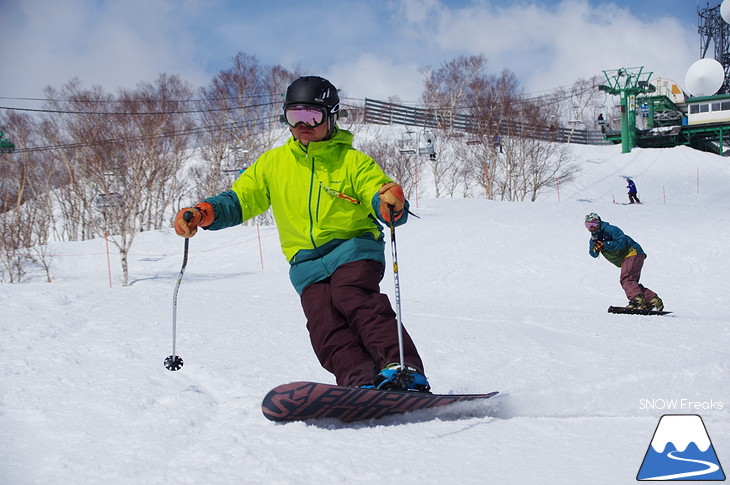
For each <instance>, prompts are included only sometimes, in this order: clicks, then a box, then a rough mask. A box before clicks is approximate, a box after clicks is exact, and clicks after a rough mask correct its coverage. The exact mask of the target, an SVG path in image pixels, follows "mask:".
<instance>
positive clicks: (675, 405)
mask: <svg viewBox="0 0 730 485" xmlns="http://www.w3.org/2000/svg"><path fill="white" fill-rule="evenodd" d="M639 409H641V410H642V411H644V410H649V411H678V412H698V411H720V410H722V409H725V403H723V402H722V401H715V400H713V399H710V400H709V401H696V400H694V399H684V398H681V399H640V400H639Z"/></svg>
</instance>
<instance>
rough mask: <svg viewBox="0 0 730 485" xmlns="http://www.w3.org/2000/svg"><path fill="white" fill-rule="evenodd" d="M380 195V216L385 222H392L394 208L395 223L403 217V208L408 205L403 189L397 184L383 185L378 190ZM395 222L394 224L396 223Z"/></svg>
mask: <svg viewBox="0 0 730 485" xmlns="http://www.w3.org/2000/svg"><path fill="white" fill-rule="evenodd" d="M378 194H380V215H382V216H383V220H384V221H385V222H390V209H391V207H392V208H393V217H394V219H395V221H397V220H398V219H400V217H401V216H402V215H403V208H404V207H405V205H406V197H405V196H404V195H403V187H401V186H400V185H398V184H397V183H395V182H389V183H387V184H383V186H382V187H380V189H379V190H378ZM395 221H393V222H395Z"/></svg>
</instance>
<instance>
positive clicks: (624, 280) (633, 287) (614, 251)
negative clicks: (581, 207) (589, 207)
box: [585, 212, 664, 311]
mask: <svg viewBox="0 0 730 485" xmlns="http://www.w3.org/2000/svg"><path fill="white" fill-rule="evenodd" d="M585 226H586V229H588V230H589V231H590V232H591V239H590V241H589V242H588V243H589V244H588V253H589V254H590V255H591V256H592V257H594V258H597V257H598V256H600V255H601V254H603V256H604V257H605V258H606V259H607V260H608V261H609V262H610V263H613V264H614V265H616V266H618V267H619V268H621V276H620V282H621V287H622V288H623V289H624V292H625V293H626V297H627V298H628V299H629V304H628V305H627V308H640V309H644V310H652V309H656V310H659V311H661V310H663V309H664V303H663V302H662V300H661V298H659V296H658V295H657V294H656V293H654V292H653V291H652V290H650V289H649V288H647V287H645V286H644V285H642V284H640V283H639V279H640V278H641V268H642V267H643V266H644V260H645V259H646V253H645V252H644V250H643V249H642V248H641V246H640V245H639V243H637V242H636V241H634V240H633V239H632V238H631V237H630V236H628V235H627V234H624V232H623V231H622V230H621V229H619V228H618V227H616V226H612V225H611V224H609V223H608V222H606V221H602V220H601V217H600V216H599V215H598V214H596V213H595V212H591V213H590V214H588V215H587V216H586V219H585Z"/></svg>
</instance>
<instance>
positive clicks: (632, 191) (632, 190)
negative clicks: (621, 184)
mask: <svg viewBox="0 0 730 485" xmlns="http://www.w3.org/2000/svg"><path fill="white" fill-rule="evenodd" d="M626 184H627V185H626V188H627V189H629V204H641V201H640V200H639V198H638V197H637V196H636V184H635V183H634V181H633V180H631V179H630V178H626Z"/></svg>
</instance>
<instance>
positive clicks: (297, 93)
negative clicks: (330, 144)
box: [281, 76, 340, 140]
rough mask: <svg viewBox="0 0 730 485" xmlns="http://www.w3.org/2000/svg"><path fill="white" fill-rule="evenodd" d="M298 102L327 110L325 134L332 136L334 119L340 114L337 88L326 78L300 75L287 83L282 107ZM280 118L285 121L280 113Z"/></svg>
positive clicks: (327, 137) (285, 107)
mask: <svg viewBox="0 0 730 485" xmlns="http://www.w3.org/2000/svg"><path fill="white" fill-rule="evenodd" d="M298 104H303V105H313V106H320V107H322V108H324V109H325V110H326V111H327V136H325V140H327V139H329V138H330V137H332V134H333V133H334V131H335V121H337V118H339V116H340V96H339V94H337V88H336V87H335V86H334V85H333V84H332V83H331V82H329V81H328V80H326V79H325V78H323V77H319V76H302V77H300V78H299V79H297V80H295V81H294V82H293V83H291V84H290V85H289V87H288V88H287V90H286V97H285V98H284V106H283V109H284V111H286V109H287V108H288V107H289V106H296V105H298ZM281 120H282V121H285V118H284V115H283V114H282V116H281Z"/></svg>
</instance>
